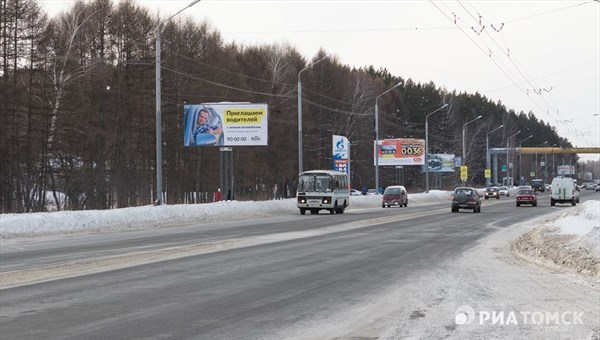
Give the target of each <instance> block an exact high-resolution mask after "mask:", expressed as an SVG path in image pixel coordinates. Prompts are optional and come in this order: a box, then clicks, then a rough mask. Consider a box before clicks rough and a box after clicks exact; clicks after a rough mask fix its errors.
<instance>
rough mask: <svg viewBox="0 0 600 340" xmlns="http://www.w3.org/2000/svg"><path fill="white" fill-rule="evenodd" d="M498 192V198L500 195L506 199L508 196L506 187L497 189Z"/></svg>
mask: <svg viewBox="0 0 600 340" xmlns="http://www.w3.org/2000/svg"><path fill="white" fill-rule="evenodd" d="M498 192H499V193H500V196H502V195H504V196H506V197H509V196H510V192H508V187H506V186H501V187H498Z"/></svg>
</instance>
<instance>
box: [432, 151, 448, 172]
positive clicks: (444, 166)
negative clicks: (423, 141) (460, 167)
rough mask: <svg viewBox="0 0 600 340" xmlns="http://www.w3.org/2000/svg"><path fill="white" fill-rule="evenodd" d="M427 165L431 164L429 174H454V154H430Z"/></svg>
mask: <svg viewBox="0 0 600 340" xmlns="http://www.w3.org/2000/svg"><path fill="white" fill-rule="evenodd" d="M427 163H429V168H428V169H427V170H428V172H454V154H447V153H435V154H429V158H427Z"/></svg>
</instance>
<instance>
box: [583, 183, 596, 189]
mask: <svg viewBox="0 0 600 340" xmlns="http://www.w3.org/2000/svg"><path fill="white" fill-rule="evenodd" d="M581 189H585V190H596V183H594V182H587V183H583V185H582V186H581Z"/></svg>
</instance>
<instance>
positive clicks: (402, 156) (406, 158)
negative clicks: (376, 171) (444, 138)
mask: <svg viewBox="0 0 600 340" xmlns="http://www.w3.org/2000/svg"><path fill="white" fill-rule="evenodd" d="M424 150H425V140H424V139H406V138H399V139H384V140H380V141H378V145H377V153H376V154H377V156H378V157H379V160H378V161H379V165H381V166H386V165H424V164H425V154H424V153H423V152H424ZM373 164H375V159H373Z"/></svg>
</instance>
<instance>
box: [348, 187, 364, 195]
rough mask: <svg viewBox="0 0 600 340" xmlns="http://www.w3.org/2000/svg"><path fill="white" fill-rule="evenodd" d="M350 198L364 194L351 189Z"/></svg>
mask: <svg viewBox="0 0 600 340" xmlns="http://www.w3.org/2000/svg"><path fill="white" fill-rule="evenodd" d="M350 196H362V192H360V190H356V189H350Z"/></svg>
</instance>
